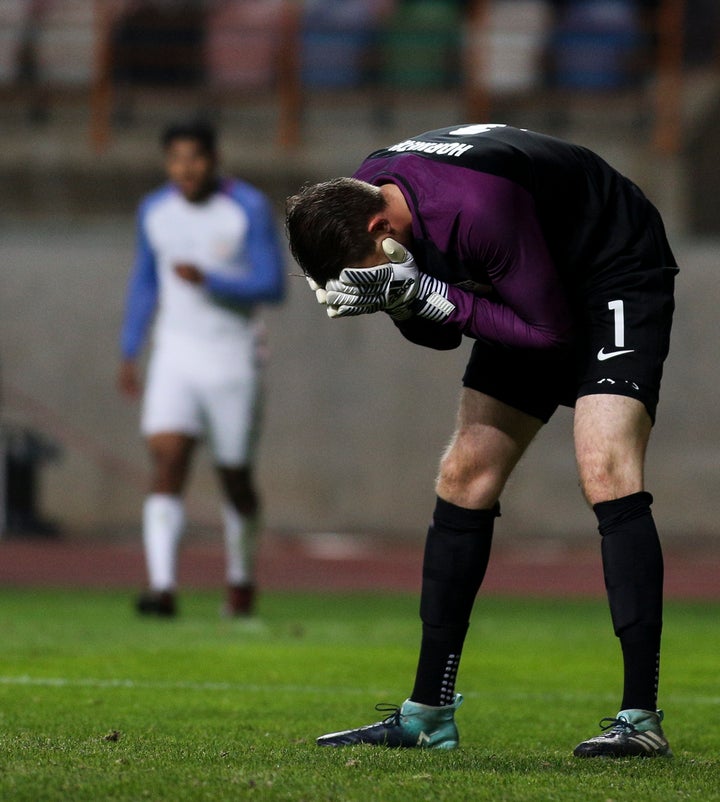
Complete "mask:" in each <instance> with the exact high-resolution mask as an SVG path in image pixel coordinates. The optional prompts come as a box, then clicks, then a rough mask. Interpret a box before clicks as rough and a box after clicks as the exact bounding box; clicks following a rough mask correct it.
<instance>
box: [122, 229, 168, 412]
mask: <svg viewBox="0 0 720 802" xmlns="http://www.w3.org/2000/svg"><path fill="white" fill-rule="evenodd" d="M157 300H158V279H157V266H156V263H155V254H154V252H153V250H152V248H151V246H150V242H149V240H148V238H147V234H146V232H145V229H144V226H143V221H142V213H141V214H140V216H139V219H138V227H137V238H136V246H135V261H134V264H133V269H132V272H131V274H130V280H129V282H128V289H127V295H126V299H125V314H124V317H123V323H122V329H121V332H120V353H121V361H120V369H119V372H118V380H117V381H118V387H119V389H120V391H121V392H123V393H124V394H126V395H129V396H131V397H134V396H137V395H138V394H139V391H140V382H139V377H138V373H137V368H136V359H137V356H138V354H139V353H140V351H141V350H142V346H143V343H144V341H145V336H146V334H147V330H148V327H149V326H150V321H151V320H152V318H153V315H154V314H155V308H156V306H157Z"/></svg>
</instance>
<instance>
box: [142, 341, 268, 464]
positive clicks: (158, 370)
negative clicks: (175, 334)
mask: <svg viewBox="0 0 720 802" xmlns="http://www.w3.org/2000/svg"><path fill="white" fill-rule="evenodd" d="M242 350H243V349H242V348H239V349H238V348H226V349H217V348H207V349H202V348H187V347H185V348H178V347H176V346H173V347H171V346H170V345H168V344H164V345H161V346H156V347H155V348H154V350H153V353H152V355H151V357H150V362H149V365H148V372H147V379H146V384H145V393H144V398H143V408H142V418H141V430H142V433H143V435H144V436H145V437H150V436H152V435H155V434H160V433H166V432H180V433H183V434H188V435H191V436H192V437H203V436H204V437H205V438H206V439H207V442H208V446H209V447H210V450H211V451H212V454H213V456H214V459H215V463H216V464H217V465H221V466H225V467H240V466H244V465H249V464H250V463H251V461H252V458H253V453H254V447H255V442H256V439H257V434H258V425H259V412H260V371H259V368H258V366H257V365H256V363H255V359H254V354H252V353H242ZM223 351H225V353H223ZM238 351H240V353H238Z"/></svg>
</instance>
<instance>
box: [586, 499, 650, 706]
mask: <svg viewBox="0 0 720 802" xmlns="http://www.w3.org/2000/svg"><path fill="white" fill-rule="evenodd" d="M652 500H653V499H652V496H651V495H650V493H645V492H641V493H633V494H632V495H629V496H625V497H623V498H619V499H614V500H613V501H603V502H600V503H599V504H596V505H595V506H594V507H593V510H594V511H595V514H596V515H597V519H598V524H599V526H598V529H599V531H600V534H601V535H602V536H603V537H602V560H603V572H604V574H605V587H606V589H607V594H608V602H609V604H610V614H611V616H612V621H613V628H614V630H615V634H616V635H617V636H618V638H619V639H620V645H621V647H622V652H623V664H624V689H623V700H622V705H621V709H622V710H626V709H629V708H639V709H642V710H655V709H656V706H657V688H658V679H659V672H660V638H661V634H662V607H663V557H662V549H661V546H660V540H659V538H658V534H657V530H656V528H655V522H654V521H653V517H652V512H651V511H650V505H651V504H652Z"/></svg>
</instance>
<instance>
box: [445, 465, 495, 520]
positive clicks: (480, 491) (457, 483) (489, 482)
mask: <svg viewBox="0 0 720 802" xmlns="http://www.w3.org/2000/svg"><path fill="white" fill-rule="evenodd" d="M435 490H436V492H437V495H438V496H440V497H441V498H443V499H445V500H446V501H450V502H452V503H453V504H457V505H458V506H459V507H466V508H468V509H485V508H490V507H492V506H493V504H495V502H496V501H497V500H498V498H499V497H500V492H501V490H502V479H501V477H500V476H498V474H497V472H496V471H494V470H493V469H492V468H490V467H489V466H484V467H481V466H479V465H477V464H476V463H475V464H472V465H471V464H468V463H465V462H462V461H457V460H452V459H447V458H446V459H444V460H443V462H442V463H441V465H440V473H439V475H438V478H437V482H436V485H435Z"/></svg>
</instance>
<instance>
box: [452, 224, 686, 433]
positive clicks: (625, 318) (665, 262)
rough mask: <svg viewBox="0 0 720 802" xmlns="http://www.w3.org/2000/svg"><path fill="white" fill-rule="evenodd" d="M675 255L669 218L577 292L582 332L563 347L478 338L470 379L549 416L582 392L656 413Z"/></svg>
mask: <svg viewBox="0 0 720 802" xmlns="http://www.w3.org/2000/svg"><path fill="white" fill-rule="evenodd" d="M677 272H678V269H677V266H676V263H675V259H674V257H673V255H672V252H671V250H670V247H669V245H668V244H667V240H666V239H665V234H664V230H663V228H662V223H661V222H659V218H658V222H657V225H655V226H649V227H648V230H647V232H646V234H645V236H644V238H643V241H642V242H641V243H639V244H638V248H637V250H636V251H635V252H634V253H633V254H631V255H629V256H628V258H627V259H623V260H618V262H617V263H616V264H614V265H612V266H610V267H607V268H606V269H604V270H601V271H597V272H596V273H595V274H593V275H592V276H590V277H589V278H588V280H587V281H586V283H585V284H584V285H583V286H582V287H579V288H578V289H577V291H576V294H575V297H574V298H573V307H574V308H573V311H574V313H575V317H576V321H577V325H576V337H575V342H574V344H573V346H572V348H571V349H569V350H568V351H566V352H564V353H563V354H562V355H558V354H555V353H546V352H540V351H531V350H517V349H510V348H507V347H504V346H501V345H498V344H496V343H489V342H486V341H483V340H478V341H477V342H476V343H475V345H474V347H473V350H472V354H471V356H470V360H469V362H468V364H467V367H466V369H465V375H464V376H463V384H464V386H465V387H469V388H471V389H473V390H478V391H479V392H481V393H485V394H486V395H489V396H492V397H493V398H496V399H498V401H502V402H503V403H505V404H508V405H509V406H511V407H514V408H515V409H518V410H520V411H521V412H525V413H527V414H528V415H532V416H533V417H535V418H539V419H540V420H541V421H543V422H544V423H547V421H548V420H550V418H551V417H552V414H553V413H554V412H555V410H556V409H557V407H558V406H560V405H563V406H570V407H574V406H575V400H576V399H577V398H579V397H580V396H584V395H592V394H596V393H608V394H611V395H625V396H630V397H631V398H637V399H638V400H639V401H641V402H642V403H643V404H644V405H645V407H646V408H647V411H648V413H649V415H650V418H651V419H652V421H653V422H654V421H655V412H656V409H657V404H658V397H659V392H660V380H661V378H662V371H663V363H664V361H665V357H666V356H667V353H668V348H669V345H670V329H671V327H672V316H673V311H674V308H675V304H674V300H673V292H674V284H675V275H676V273H677Z"/></svg>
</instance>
